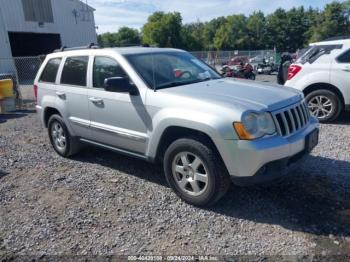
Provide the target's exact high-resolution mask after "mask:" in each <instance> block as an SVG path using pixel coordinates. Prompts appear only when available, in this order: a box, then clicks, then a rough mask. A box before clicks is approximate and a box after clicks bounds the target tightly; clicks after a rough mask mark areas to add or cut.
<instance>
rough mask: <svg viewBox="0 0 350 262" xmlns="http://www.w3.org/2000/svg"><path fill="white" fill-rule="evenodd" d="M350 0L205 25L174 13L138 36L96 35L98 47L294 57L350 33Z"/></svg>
mask: <svg viewBox="0 0 350 262" xmlns="http://www.w3.org/2000/svg"><path fill="white" fill-rule="evenodd" d="M349 18H350V0H346V1H343V2H339V1H334V2H332V3H330V4H327V5H326V6H325V8H324V9H323V10H318V9H313V8H311V7H310V8H308V9H305V8H304V7H295V8H292V9H290V10H284V9H282V8H278V9H277V10H276V11H275V12H273V13H272V14H269V15H267V16H265V15H264V13H263V12H261V11H258V12H253V13H252V14H251V15H249V16H248V17H246V16H245V15H242V14H238V15H231V16H227V17H218V18H215V19H212V20H211V21H209V22H205V23H201V22H199V21H198V22H196V23H190V24H185V25H183V24H182V17H181V14H180V13H178V12H174V13H164V12H155V13H154V14H152V15H151V16H150V17H149V18H148V21H147V23H146V24H145V25H144V26H143V28H142V31H141V34H140V33H139V32H138V31H137V30H135V29H131V28H127V27H123V28H121V29H119V31H118V32H117V33H114V34H112V33H105V34H102V35H99V37H98V40H99V43H100V44H101V45H103V46H118V45H131V44H140V41H142V43H144V44H149V45H155V46H159V47H175V48H183V49H186V50H190V51H195V50H196V51H201V50H213V49H218V50H219V49H220V50H237V49H240V50H243V49H245V50H258V49H273V48H276V49H277V51H279V52H283V51H290V52H294V51H296V50H297V49H299V48H303V47H305V46H306V45H307V44H309V43H310V42H315V41H320V40H324V39H326V38H329V37H333V36H341V35H348V34H350V22H349Z"/></svg>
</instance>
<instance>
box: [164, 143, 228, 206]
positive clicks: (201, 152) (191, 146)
mask: <svg viewBox="0 0 350 262" xmlns="http://www.w3.org/2000/svg"><path fill="white" fill-rule="evenodd" d="M208 144H209V143H206V142H205V141H199V140H196V139H192V138H181V139H178V140H176V141H174V142H173V143H172V144H171V145H170V146H169V147H168V149H167V150H166V152H165V155H164V160H163V161H164V165H163V167H164V173H165V176H166V180H167V182H168V184H169V186H170V187H171V188H172V189H173V191H174V192H175V193H176V194H177V195H178V196H179V197H180V198H181V199H182V200H184V201H185V202H187V203H189V204H192V205H195V206H209V205H213V204H215V203H216V202H217V201H218V200H219V199H220V198H221V197H222V196H223V195H225V193H226V192H227V190H228V189H229V187H230V185H231V180H230V178H229V174H228V172H227V170H226V167H225V166H224V164H223V162H222V160H221V158H220V157H219V156H218V153H217V152H216V150H215V149H213V148H212V147H211V146H208ZM186 154H187V155H186ZM184 155H186V159H187V162H188V165H186V163H184V162H183V159H184ZM198 161H199V162H198ZM185 162H186V161H185ZM196 166H197V167H196ZM175 169H176V171H175ZM177 171H180V172H177ZM195 185H197V186H195Z"/></svg>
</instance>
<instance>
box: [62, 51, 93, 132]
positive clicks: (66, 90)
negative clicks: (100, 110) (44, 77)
mask: <svg viewBox="0 0 350 262" xmlns="http://www.w3.org/2000/svg"><path fill="white" fill-rule="evenodd" d="M88 62H89V56H71V57H66V58H65V60H64V64H63V68H61V80H60V84H59V85H58V86H57V89H56V96H57V101H58V103H59V104H60V105H61V107H62V108H63V112H64V114H65V116H64V117H65V121H66V123H67V125H68V127H69V128H70V129H71V130H70V131H72V132H73V135H74V136H80V137H88V136H89V132H90V129H89V126H90V120H89V108H88V100H87V68H88Z"/></svg>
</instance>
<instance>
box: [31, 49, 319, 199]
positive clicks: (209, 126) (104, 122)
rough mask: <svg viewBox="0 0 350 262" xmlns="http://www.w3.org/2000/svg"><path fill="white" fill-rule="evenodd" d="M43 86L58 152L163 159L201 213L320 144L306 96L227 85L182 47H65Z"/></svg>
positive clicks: (44, 110)
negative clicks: (234, 187) (102, 151)
mask: <svg viewBox="0 0 350 262" xmlns="http://www.w3.org/2000/svg"><path fill="white" fill-rule="evenodd" d="M34 89H35V90H34V91H35V94H36V96H37V106H36V108H37V112H38V114H39V116H40V119H41V121H42V122H43V123H44V125H45V127H47V128H48V134H49V137H50V141H51V143H52V146H53V148H54V150H55V151H56V152H57V153H58V154H60V155H61V156H63V157H68V156H71V155H73V154H75V153H77V152H78V151H79V149H80V147H81V145H82V144H90V145H94V146H99V147H103V148H106V149H110V150H113V151H115V152H118V153H122V154H126V155H129V156H133V157H137V158H141V159H144V160H147V161H151V162H157V161H160V162H161V163H162V164H163V166H164V173H165V176H166V179H167V181H168V183H169V185H170V186H171V188H172V189H173V190H174V192H175V193H176V194H177V195H178V196H179V197H181V198H182V199H183V200H185V201H186V202H188V203H191V204H193V205H198V206H202V205H209V204H213V203H215V202H216V201H217V200H218V199H220V198H221V197H222V196H223V195H224V194H225V192H226V191H227V190H228V188H229V186H230V184H231V180H233V182H234V183H236V184H240V185H242V184H244V185H246V184H252V183H258V182H263V181H268V180H272V179H275V178H279V177H281V176H284V175H286V174H287V173H288V172H289V171H290V170H291V169H292V168H293V167H294V166H295V165H296V163H297V162H298V161H299V160H300V159H301V158H302V157H303V156H304V155H305V154H307V153H309V152H310V151H311V150H312V149H313V148H314V147H315V146H316V145H317V143H318V133H319V131H318V130H319V125H318V121H317V119H316V118H314V117H312V116H311V115H310V113H309V111H308V109H307V106H306V105H305V101H304V97H303V94H302V93H301V92H300V91H297V90H294V89H290V88H281V87H278V86H275V85H266V84H262V83H256V82H251V81H244V80H241V81H239V80H234V79H226V78H221V77H220V75H219V74H218V73H217V72H216V71H215V70H213V69H212V68H211V67H209V66H208V65H206V64H205V63H203V62H202V61H200V60H198V59H196V58H195V57H193V56H192V55H190V54H189V53H187V52H185V51H181V50H176V49H160V48H146V47H144V48H142V47H129V48H111V49H99V48H85V49H79V50H60V51H59V52H55V53H53V54H50V55H48V56H47V58H46V60H45V61H44V63H43V65H42V67H41V68H40V70H39V72H38V75H37V77H36V80H35V86H34Z"/></svg>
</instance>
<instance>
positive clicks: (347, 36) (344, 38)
mask: <svg viewBox="0 0 350 262" xmlns="http://www.w3.org/2000/svg"><path fill="white" fill-rule="evenodd" d="M346 39H350V35H344V36H335V37H330V38H327V39H325V40H323V41H322V42H326V41H334V40H346Z"/></svg>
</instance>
